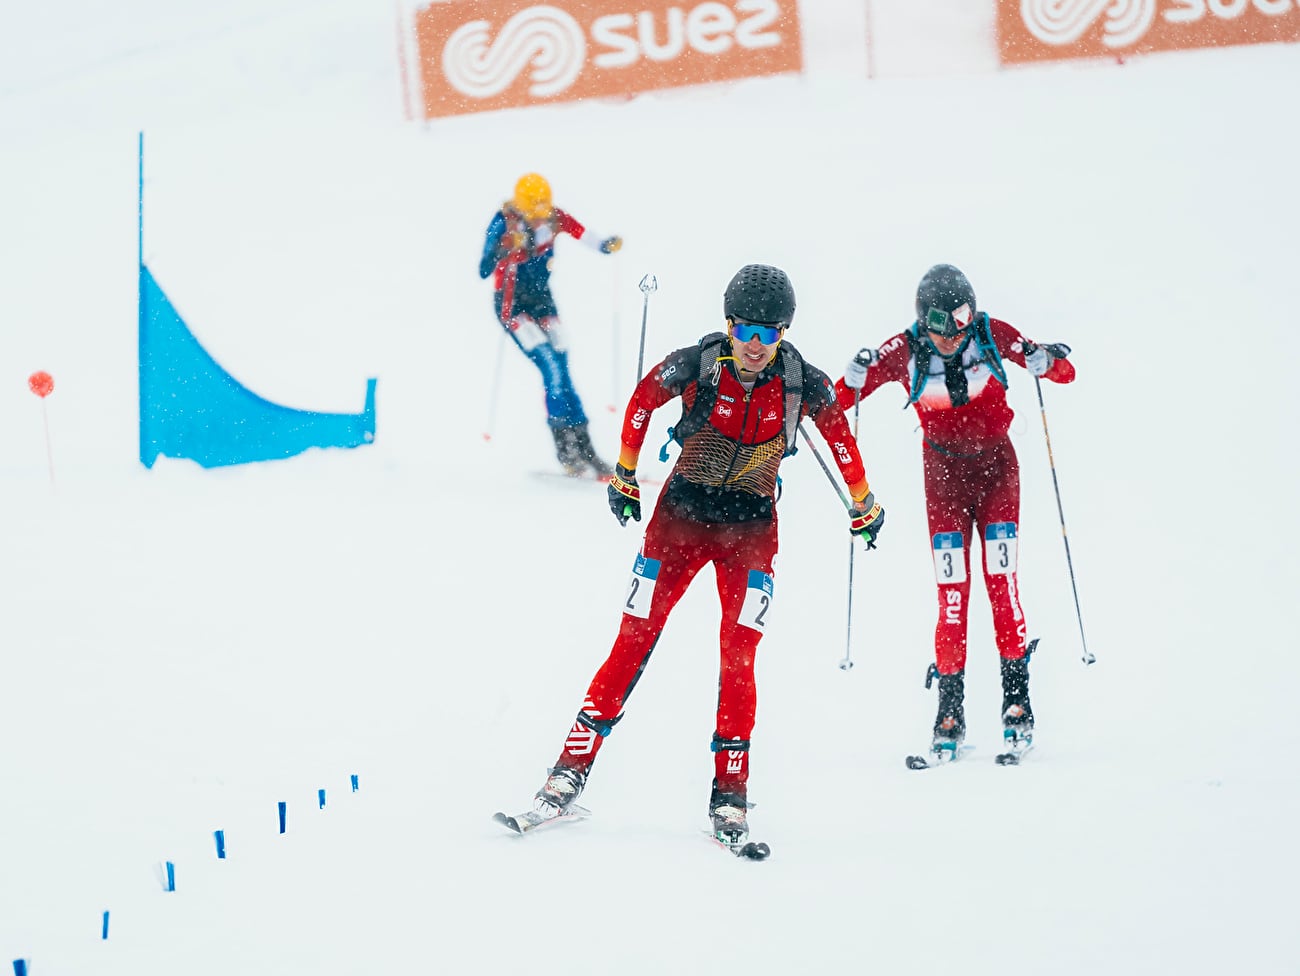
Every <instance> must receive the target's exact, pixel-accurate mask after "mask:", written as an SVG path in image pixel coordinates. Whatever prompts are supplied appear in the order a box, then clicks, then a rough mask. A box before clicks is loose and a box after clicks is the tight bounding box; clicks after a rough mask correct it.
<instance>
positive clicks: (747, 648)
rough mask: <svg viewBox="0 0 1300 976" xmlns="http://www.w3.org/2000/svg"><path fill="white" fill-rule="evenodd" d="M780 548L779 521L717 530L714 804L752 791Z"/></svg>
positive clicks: (715, 559)
mask: <svg viewBox="0 0 1300 976" xmlns="http://www.w3.org/2000/svg"><path fill="white" fill-rule="evenodd" d="M776 551H777V526H776V521H775V519H773V520H772V521H771V522H751V523H746V524H743V525H736V526H730V527H728V528H726V529H723V530H721V531H718V530H716V529H715V541H714V545H713V547H712V555H713V561H714V571H715V573H716V574H717V579H718V596H719V598H720V600H721V604H722V622H721V626H720V627H719V635H718V646H719V652H720V661H719V670H718V715H717V725H716V727H715V731H714V734H713V744H712V749H713V753H714V780H713V798H712V801H711V804H710V806H711V808H712V807H714V806H717V805H718V802H719V797H726V796H730V797H732V798H733V799H734V798H739V799H740V800H743V799H744V798H745V797H746V794H747V784H748V781H749V738H750V734H751V733H752V732H753V729H754V716H755V713H756V711H757V705H758V694H757V690H756V688H755V684H754V660H755V656H756V654H757V651H758V642H759V641H760V640H762V637H763V633H764V630H765V628H766V627H767V625H768V623H769V622H770V619H771V618H770V611H771V609H772V599H773V595H774V587H773V573H772V562H773V559H774V557H775V556H776Z"/></svg>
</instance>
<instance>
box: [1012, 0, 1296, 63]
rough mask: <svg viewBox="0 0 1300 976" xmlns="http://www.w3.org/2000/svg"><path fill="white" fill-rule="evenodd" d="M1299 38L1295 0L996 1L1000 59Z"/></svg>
mask: <svg viewBox="0 0 1300 976" xmlns="http://www.w3.org/2000/svg"><path fill="white" fill-rule="evenodd" d="M1276 41H1300V0H998V50H999V54H1000V56H1001V59H1002V63H1003V64H1019V63H1022V62H1026V61H1059V60H1064V59H1067V58H1096V57H1118V56H1127V55H1130V54H1147V53H1149V52H1151V51H1174V50H1180V49H1184V48H1198V47H1222V46H1225V45H1230V44H1267V43H1272V42H1276Z"/></svg>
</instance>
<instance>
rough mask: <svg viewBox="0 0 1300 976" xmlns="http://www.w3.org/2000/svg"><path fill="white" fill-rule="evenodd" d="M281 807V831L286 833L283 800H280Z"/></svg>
mask: <svg viewBox="0 0 1300 976" xmlns="http://www.w3.org/2000/svg"><path fill="white" fill-rule="evenodd" d="M279 807H280V833H282V834H283V833H284V801H283V800H281V801H280V803H279Z"/></svg>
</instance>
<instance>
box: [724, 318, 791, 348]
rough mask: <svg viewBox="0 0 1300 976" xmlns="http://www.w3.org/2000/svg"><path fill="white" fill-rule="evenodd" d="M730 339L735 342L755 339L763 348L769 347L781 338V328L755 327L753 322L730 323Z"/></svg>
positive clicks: (775, 326)
mask: <svg viewBox="0 0 1300 976" xmlns="http://www.w3.org/2000/svg"><path fill="white" fill-rule="evenodd" d="M731 337H732V338H733V339H735V340H736V341H737V342H748V341H749V340H750V339H755V338H757V339H758V341H759V342H761V343H762V344H763V345H765V346H770V345H771V344H772V343H774V342H776V340H777V339H780V338H781V326H779V325H756V324H754V323H753V322H732V323H731Z"/></svg>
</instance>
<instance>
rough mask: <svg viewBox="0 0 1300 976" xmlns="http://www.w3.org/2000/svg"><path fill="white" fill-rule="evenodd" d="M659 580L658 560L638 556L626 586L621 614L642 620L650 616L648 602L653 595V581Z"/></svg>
mask: <svg viewBox="0 0 1300 976" xmlns="http://www.w3.org/2000/svg"><path fill="white" fill-rule="evenodd" d="M658 578H659V560H658V559H650V558H649V557H648V556H643V555H640V554H638V555H637V557H636V563H635V565H633V567H632V578H631V579H630V580H629V581H628V584H627V596H626V597H624V599H623V612H624V613H626V614H628V615H629V616H632V617H640V618H642V619H643V620H644V619H645V618H646V617H648V616H650V601H651V600H653V599H654V595H655V580H657V579H658Z"/></svg>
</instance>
